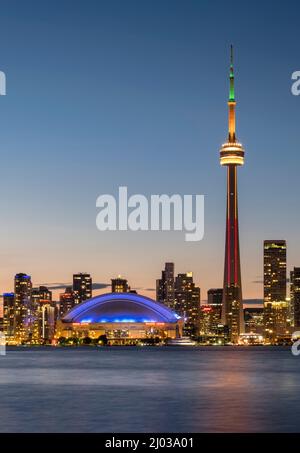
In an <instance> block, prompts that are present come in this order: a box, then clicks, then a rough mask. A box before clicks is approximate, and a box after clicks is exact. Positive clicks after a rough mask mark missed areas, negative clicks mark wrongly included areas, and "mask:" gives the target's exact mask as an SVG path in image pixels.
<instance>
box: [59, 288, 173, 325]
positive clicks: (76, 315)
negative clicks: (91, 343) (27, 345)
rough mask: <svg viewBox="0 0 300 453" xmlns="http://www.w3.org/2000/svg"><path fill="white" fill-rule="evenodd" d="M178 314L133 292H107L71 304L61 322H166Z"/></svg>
mask: <svg viewBox="0 0 300 453" xmlns="http://www.w3.org/2000/svg"><path fill="white" fill-rule="evenodd" d="M180 319H181V318H180V316H178V315H177V314H176V313H174V312H173V311H172V310H170V309H169V308H167V307H166V306H164V305H162V304H160V303H158V302H156V301H154V300H152V299H150V298H148V297H145V296H141V295H140V294H134V293H108V294H102V295H100V296H96V297H93V298H92V299H88V300H86V301H85V302H82V303H81V304H79V305H77V306H75V307H74V308H72V309H71V310H70V311H69V312H68V313H67V314H66V315H65V316H64V317H63V319H62V322H63V323H93V324H94V323H126V324H128V323H168V324H173V323H174V324H175V323H177V322H178V320H180Z"/></svg>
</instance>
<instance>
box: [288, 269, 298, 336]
mask: <svg viewBox="0 0 300 453" xmlns="http://www.w3.org/2000/svg"><path fill="white" fill-rule="evenodd" d="M290 297H291V300H290V308H291V309H290V317H291V318H292V325H293V327H295V330H296V329H299V328H300V267H294V269H293V270H292V271H291V274H290Z"/></svg>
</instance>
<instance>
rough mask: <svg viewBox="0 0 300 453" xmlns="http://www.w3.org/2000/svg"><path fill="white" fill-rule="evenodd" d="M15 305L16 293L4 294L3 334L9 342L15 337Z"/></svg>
mask: <svg viewBox="0 0 300 453" xmlns="http://www.w3.org/2000/svg"><path fill="white" fill-rule="evenodd" d="M14 305H15V295H14V293H4V294H3V332H4V334H5V336H6V338H7V341H9V340H11V339H13V337H14V319H15V316H14V313H15V311H14Z"/></svg>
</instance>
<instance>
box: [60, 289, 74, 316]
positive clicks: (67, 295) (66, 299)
mask: <svg viewBox="0 0 300 453" xmlns="http://www.w3.org/2000/svg"><path fill="white" fill-rule="evenodd" d="M74 305H75V295H74V292H73V290H72V287H71V286H68V287H67V288H66V289H65V292H64V293H62V294H60V295H59V317H60V318H62V317H63V316H64V315H65V314H66V313H68V311H70V310H71V308H73V307H74Z"/></svg>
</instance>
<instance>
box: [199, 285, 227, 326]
mask: <svg viewBox="0 0 300 453" xmlns="http://www.w3.org/2000/svg"><path fill="white" fill-rule="evenodd" d="M222 302H223V288H211V289H209V290H208V291H207V307H210V310H206V311H205V310H204V312H203V314H206V315H207V314H208V313H209V330H210V333H211V334H217V333H218V332H219V331H220V324H221V323H222Z"/></svg>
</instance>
